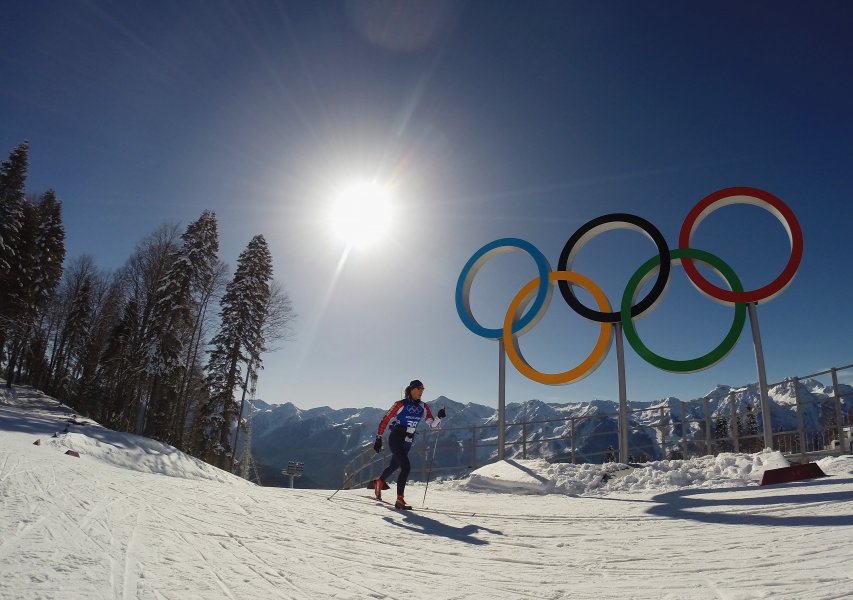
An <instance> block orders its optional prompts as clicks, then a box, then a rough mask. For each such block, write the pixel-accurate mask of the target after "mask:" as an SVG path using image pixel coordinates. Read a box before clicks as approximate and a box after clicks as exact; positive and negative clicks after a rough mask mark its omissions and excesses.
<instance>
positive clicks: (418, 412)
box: [379, 398, 441, 440]
mask: <svg viewBox="0 0 853 600" xmlns="http://www.w3.org/2000/svg"><path fill="white" fill-rule="evenodd" d="M424 418H425V420H426V423H427V425H429V426H430V428H431V429H435V428H436V427H438V425H439V423H441V419H439V418H436V417H433V416H432V411H431V410H430V409H429V406H428V405H427V403H426V402H420V401H418V402H415V401H414V400H412V399H411V398H406V399H404V400H397V401H396V402H395V403H394V406H392V407H391V410H389V411H388V412H387V413H385V416H384V417H382V420H381V421H380V422H379V435H382V434H383V433H385V428H386V427H388V426H389V425H390V426H391V429H394V427H396V426H398V425H399V426H402V427H404V428H405V429H406V437H407V438H409V439H410V440H411V438H412V436H413V435H414V434H415V429H417V428H418V424H419V423H420V422H421V419H424Z"/></svg>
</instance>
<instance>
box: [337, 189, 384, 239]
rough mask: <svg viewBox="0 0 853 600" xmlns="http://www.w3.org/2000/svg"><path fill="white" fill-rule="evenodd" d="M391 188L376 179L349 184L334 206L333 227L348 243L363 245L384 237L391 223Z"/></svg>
mask: <svg viewBox="0 0 853 600" xmlns="http://www.w3.org/2000/svg"><path fill="white" fill-rule="evenodd" d="M391 212H392V211H391V199H390V194H389V193H388V190H387V189H386V188H385V187H383V186H381V185H379V184H376V183H368V182H361V183H356V184H353V185H350V186H348V187H346V188H345V189H344V190H343V191H341V193H339V194H338V196H337V198H336V199H335V202H334V205H333V206H332V215H331V216H332V228H333V229H334V231H335V234H336V235H337V236H338V237H339V238H341V239H342V240H343V241H344V242H345V243H346V244H347V246H350V247H361V246H368V245H370V244H374V243H376V242H378V241H379V240H381V239H382V238H383V237H384V236H385V234H386V233H387V232H388V229H389V227H390V225H391Z"/></svg>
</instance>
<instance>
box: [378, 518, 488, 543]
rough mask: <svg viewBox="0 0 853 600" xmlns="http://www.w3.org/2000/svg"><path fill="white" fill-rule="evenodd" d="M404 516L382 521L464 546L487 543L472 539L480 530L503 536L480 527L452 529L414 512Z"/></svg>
mask: <svg viewBox="0 0 853 600" xmlns="http://www.w3.org/2000/svg"><path fill="white" fill-rule="evenodd" d="M404 515H405V516H404V517H403V520H402V521H398V520H397V519H394V518H393V517H384V518H383V520H384V521H386V522H387V523H390V524H391V525H395V526H397V527H402V528H403V529H407V530H409V531H413V532H415V533H424V534H426V535H435V536H438V537H444V538H447V539H451V540H456V541H459V542H464V543H466V544H473V545H475V546H483V545H486V544H488V543H489V542H488V541H486V540H481V539H479V538H476V537H473V536H474V534H475V533H477V532H478V531H481V530H482V531H485V532H487V533H491V534H493V535H503V532H501V531H498V530H497V529H489V528H488V527H482V526H481V525H464V526H462V527H454V526H452V525H448V524H446V523H442V522H441V521H436V520H435V519H430V518H429V517H425V516H423V515H420V514H417V513H414V512H406V513H404Z"/></svg>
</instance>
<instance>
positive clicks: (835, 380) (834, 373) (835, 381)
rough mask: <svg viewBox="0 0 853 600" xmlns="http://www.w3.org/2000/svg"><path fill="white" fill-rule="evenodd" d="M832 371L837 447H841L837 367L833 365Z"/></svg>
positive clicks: (839, 395)
mask: <svg viewBox="0 0 853 600" xmlns="http://www.w3.org/2000/svg"><path fill="white" fill-rule="evenodd" d="M831 372H832V396H833V397H834V398H835V430H836V436H837V437H838V447H839V449H840V448H841V426H842V425H843V422H842V420H843V416H842V414H841V394H840V393H839V392H838V369H836V368H835V367H833V368H832V369H831Z"/></svg>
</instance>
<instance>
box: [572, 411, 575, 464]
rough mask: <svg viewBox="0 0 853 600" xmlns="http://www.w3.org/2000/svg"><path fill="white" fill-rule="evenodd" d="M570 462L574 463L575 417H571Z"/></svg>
mask: <svg viewBox="0 0 853 600" xmlns="http://www.w3.org/2000/svg"><path fill="white" fill-rule="evenodd" d="M572 464H575V418H574V417H572Z"/></svg>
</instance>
